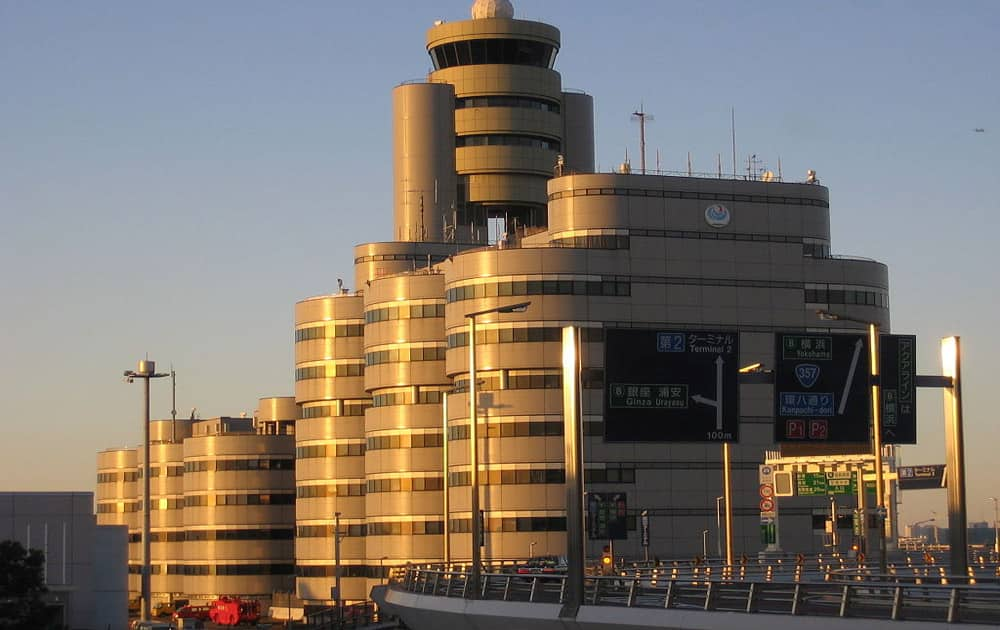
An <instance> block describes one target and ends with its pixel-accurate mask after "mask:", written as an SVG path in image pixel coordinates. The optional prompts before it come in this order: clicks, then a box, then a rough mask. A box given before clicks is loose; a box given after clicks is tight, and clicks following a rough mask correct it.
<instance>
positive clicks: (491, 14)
mask: <svg viewBox="0 0 1000 630" xmlns="http://www.w3.org/2000/svg"><path fill="white" fill-rule="evenodd" d="M483 18H507V19H514V5H512V4H511V3H510V0H476V1H475V2H473V3H472V19H473V20H481V19H483Z"/></svg>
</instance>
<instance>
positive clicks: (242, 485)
mask: <svg viewBox="0 0 1000 630" xmlns="http://www.w3.org/2000/svg"><path fill="white" fill-rule="evenodd" d="M294 489H295V444H294V441H293V437H292V436H290V435H258V434H256V433H255V432H254V429H253V426H252V421H251V420H250V419H249V418H214V419H210V420H203V421H200V422H195V423H194V426H193V436H192V437H189V438H187V439H186V440H184V526H185V529H186V538H185V542H184V561H185V564H186V566H185V576H184V592H185V593H189V594H193V595H196V596H197V597H198V598H199V599H200V598H208V597H212V596H218V595H238V596H240V597H248V598H253V599H258V600H261V601H262V602H263V605H265V606H266V605H267V604H268V603H269V602H270V598H271V593H273V592H274V591H279V590H289V589H290V588H291V587H292V586H293V585H294V581H295V574H294V564H293V562H292V560H293V557H294V554H293V545H294V543H293V534H294V523H295V490H294Z"/></svg>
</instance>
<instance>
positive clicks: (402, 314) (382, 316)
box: [365, 304, 444, 324]
mask: <svg viewBox="0 0 1000 630" xmlns="http://www.w3.org/2000/svg"><path fill="white" fill-rule="evenodd" d="M423 317H444V304H411V305H409V306H406V305H403V306H386V307H383V308H373V309H371V310H370V311H365V323H366V324H374V323H375V322H387V321H391V320H394V319H420V318H423Z"/></svg>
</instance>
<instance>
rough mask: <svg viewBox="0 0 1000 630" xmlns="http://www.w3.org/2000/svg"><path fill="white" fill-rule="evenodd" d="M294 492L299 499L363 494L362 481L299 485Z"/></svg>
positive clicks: (363, 485) (358, 495) (363, 486)
mask: <svg viewBox="0 0 1000 630" xmlns="http://www.w3.org/2000/svg"><path fill="white" fill-rule="evenodd" d="M295 494H296V496H298V498H300V499H321V498H323V497H360V496H364V494H365V484H364V483H335V484H329V485H325V486H299V487H298V488H296V489H295Z"/></svg>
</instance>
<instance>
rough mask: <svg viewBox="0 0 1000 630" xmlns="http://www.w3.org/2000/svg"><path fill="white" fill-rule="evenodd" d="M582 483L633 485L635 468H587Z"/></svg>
mask: <svg viewBox="0 0 1000 630" xmlns="http://www.w3.org/2000/svg"><path fill="white" fill-rule="evenodd" d="M583 481H584V483H635V468H587V469H585V470H584V471H583Z"/></svg>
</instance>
